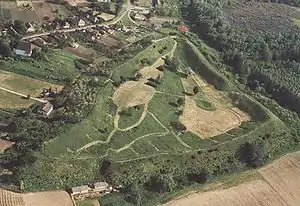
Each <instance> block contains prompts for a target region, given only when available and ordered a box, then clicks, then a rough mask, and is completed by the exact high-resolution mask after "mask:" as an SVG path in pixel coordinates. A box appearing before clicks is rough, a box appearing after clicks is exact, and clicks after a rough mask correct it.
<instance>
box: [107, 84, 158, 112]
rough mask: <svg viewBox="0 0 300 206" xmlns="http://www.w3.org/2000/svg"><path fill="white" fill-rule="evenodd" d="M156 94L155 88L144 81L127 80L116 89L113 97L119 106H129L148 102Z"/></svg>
mask: <svg viewBox="0 0 300 206" xmlns="http://www.w3.org/2000/svg"><path fill="white" fill-rule="evenodd" d="M154 94H155V89H154V88H153V87H150V86H148V85H145V84H144V83H143V82H140V81H138V82H135V81H127V82H125V83H124V84H122V85H121V86H120V87H119V88H118V89H117V90H116V91H115V93H114V95H113V98H112V99H113V101H114V103H115V104H116V105H118V107H123V108H129V107H133V106H136V105H141V104H146V103H148V102H149V101H150V100H151V99H152V97H153V95H154Z"/></svg>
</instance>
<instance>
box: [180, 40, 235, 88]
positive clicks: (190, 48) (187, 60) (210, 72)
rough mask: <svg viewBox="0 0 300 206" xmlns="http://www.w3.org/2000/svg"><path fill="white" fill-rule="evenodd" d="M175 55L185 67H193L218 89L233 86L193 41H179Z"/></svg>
mask: <svg viewBox="0 0 300 206" xmlns="http://www.w3.org/2000/svg"><path fill="white" fill-rule="evenodd" d="M175 55H176V56H177V57H178V58H179V59H180V61H181V64H182V65H183V66H184V67H185V68H186V67H191V68H192V70H193V71H194V72H196V73H197V74H199V75H200V76H202V77H203V78H204V79H206V81H207V82H208V83H209V84H211V85H213V86H215V87H216V88H217V89H220V90H229V89H231V88H233V86H232V84H231V83H230V82H229V81H228V80H227V79H226V78H225V77H224V76H223V75H222V74H220V73H219V72H218V71H217V70H216V68H214V66H213V65H212V64H211V63H210V62H209V61H208V60H207V59H206V58H205V57H204V55H203V54H202V53H201V52H200V51H199V50H198V48H197V47H196V46H195V45H193V44H192V43H190V42H186V41H181V42H178V47H177V49H176V51H175Z"/></svg>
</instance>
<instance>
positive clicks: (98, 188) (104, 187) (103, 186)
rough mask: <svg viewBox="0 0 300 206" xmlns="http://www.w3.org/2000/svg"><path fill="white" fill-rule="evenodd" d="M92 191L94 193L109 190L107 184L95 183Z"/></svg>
mask: <svg viewBox="0 0 300 206" xmlns="http://www.w3.org/2000/svg"><path fill="white" fill-rule="evenodd" d="M94 190H96V191H100V192H101V191H107V190H110V187H109V184H108V183H107V182H96V183H95V184H94Z"/></svg>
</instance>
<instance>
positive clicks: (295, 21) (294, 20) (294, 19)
mask: <svg viewBox="0 0 300 206" xmlns="http://www.w3.org/2000/svg"><path fill="white" fill-rule="evenodd" d="M292 21H293V22H294V23H295V24H296V25H297V26H298V27H300V19H296V18H292Z"/></svg>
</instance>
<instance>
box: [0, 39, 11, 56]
mask: <svg viewBox="0 0 300 206" xmlns="http://www.w3.org/2000/svg"><path fill="white" fill-rule="evenodd" d="M0 55H1V56H3V57H9V56H11V55H12V50H11V48H10V46H9V44H8V42H6V41H4V40H3V39H1V40H0Z"/></svg>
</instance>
